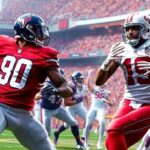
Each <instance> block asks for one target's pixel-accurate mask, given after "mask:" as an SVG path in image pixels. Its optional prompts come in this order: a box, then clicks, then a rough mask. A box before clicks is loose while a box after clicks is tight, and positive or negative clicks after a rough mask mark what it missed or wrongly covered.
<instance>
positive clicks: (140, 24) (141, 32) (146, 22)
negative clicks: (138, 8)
mask: <svg viewBox="0 0 150 150" xmlns="http://www.w3.org/2000/svg"><path fill="white" fill-rule="evenodd" d="M129 29H133V32H134V31H137V34H138V35H136V36H135V37H132V36H131V35H130V34H131V33H130V32H129ZM134 34H135V33H134ZM123 39H124V42H125V43H127V44H130V45H131V46H133V47H136V46H137V45H138V44H139V42H140V41H141V40H144V41H146V40H148V39H150V16H149V15H146V14H143V13H134V14H131V15H129V16H128V17H127V18H126V19H125V22H124V25H123Z"/></svg>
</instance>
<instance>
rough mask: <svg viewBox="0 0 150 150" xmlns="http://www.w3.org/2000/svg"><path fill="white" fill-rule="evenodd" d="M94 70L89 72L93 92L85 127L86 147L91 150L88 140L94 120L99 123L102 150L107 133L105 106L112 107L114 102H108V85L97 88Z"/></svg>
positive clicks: (89, 87)
mask: <svg viewBox="0 0 150 150" xmlns="http://www.w3.org/2000/svg"><path fill="white" fill-rule="evenodd" d="M92 73H94V72H93V70H92V69H91V70H89V71H88V77H87V86H88V89H89V91H90V92H91V96H92V98H91V107H90V109H89V111H88V113H87V117H86V125H85V147H86V148H87V149H89V146H88V140H89V134H90V128H91V126H92V123H93V121H94V119H97V121H98V122H99V132H98V134H99V139H98V142H97V148H98V149H102V142H103V141H102V140H103V136H104V131H105V105H106V104H108V105H110V106H112V102H110V101H109V100H108V97H109V95H110V92H109V91H108V90H106V89H105V88H106V85H101V86H100V87H98V86H96V85H95V84H94V83H93V81H92V75H93V74H92Z"/></svg>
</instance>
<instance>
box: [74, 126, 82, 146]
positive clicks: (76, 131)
mask: <svg viewBox="0 0 150 150" xmlns="http://www.w3.org/2000/svg"><path fill="white" fill-rule="evenodd" d="M71 132H72V134H73V135H74V138H75V140H76V142H77V144H79V145H81V144H82V143H81V140H80V135H79V128H78V126H77V125H76V126H71Z"/></svg>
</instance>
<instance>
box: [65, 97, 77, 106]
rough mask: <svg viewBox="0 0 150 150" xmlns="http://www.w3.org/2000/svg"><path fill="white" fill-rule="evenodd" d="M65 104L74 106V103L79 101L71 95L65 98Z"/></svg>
mask: <svg viewBox="0 0 150 150" xmlns="http://www.w3.org/2000/svg"><path fill="white" fill-rule="evenodd" d="M64 104H65V106H72V105H75V104H77V102H76V100H73V99H72V96H71V97H68V98H65V99H64Z"/></svg>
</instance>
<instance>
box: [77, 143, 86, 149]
mask: <svg viewBox="0 0 150 150" xmlns="http://www.w3.org/2000/svg"><path fill="white" fill-rule="evenodd" d="M76 148H77V149H83V150H86V147H85V146H84V145H83V144H77V146H76Z"/></svg>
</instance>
